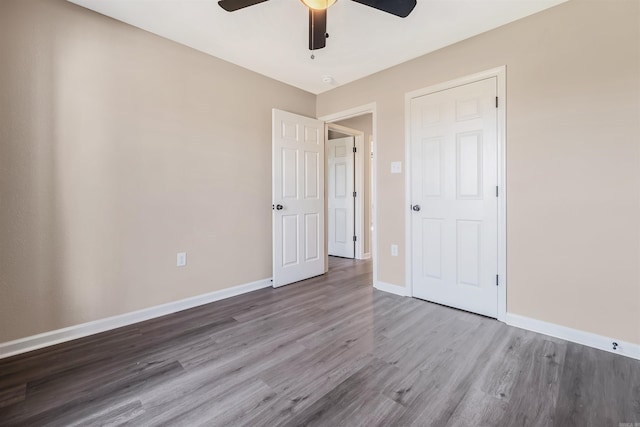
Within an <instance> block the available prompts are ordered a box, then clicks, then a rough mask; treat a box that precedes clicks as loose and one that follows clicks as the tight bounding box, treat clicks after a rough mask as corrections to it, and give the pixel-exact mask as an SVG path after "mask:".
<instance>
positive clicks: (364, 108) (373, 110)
mask: <svg viewBox="0 0 640 427" xmlns="http://www.w3.org/2000/svg"><path fill="white" fill-rule="evenodd" d="M364 114H371V135H372V138H373V141H374V143H373V159H374V161H373V168H372V170H371V177H372V181H373V186H372V188H371V194H370V198H371V203H372V204H373V210H372V212H371V214H372V215H373V239H372V240H371V242H370V243H369V245H370V246H369V253H370V256H371V258H373V285H374V286H375V284H376V283H378V203H377V191H376V190H377V183H378V173H377V162H376V159H377V152H376V151H377V144H376V143H375V141H377V140H378V139H377V138H378V137H377V132H378V117H377V106H376V103H375V102H372V103H370V104H364V105H360V106H356V107H352V108H349V109H346V110H342V111H338V112H336V113H332V114H327V115H324V116H322V117H318V120H322V121H323V122H325V137H326V136H327V133H328V126H326V125H328V124H330V123H332V122H338V121H341V120H346V119H351V118H353V117H358V116H362V115H364ZM362 139H364V138H362ZM365 142H366V145H367V146H368V145H369V144H368V141H362V147H358V153H356V154H357V155H356V159H359V161H360V165H361V166H360V168H361V169H362V170H364V168H363V166H364V163H363V161H364V159H363V158H362V156H364V154H365V151H366V152H367V154H369V150H368V149H366V150H365ZM367 160H368V159H367ZM357 164H358V160H356V165H357ZM356 173H357V172H356ZM360 184H361V185H363V183H362V180H360ZM356 191H362V190H361V189H360V188H359V187H358V189H357V190H356ZM360 194H362V193H360ZM356 198H357V197H356ZM360 199H361V203H364V197H362V198H360ZM358 205H359V204H358V203H356V209H357V208H358ZM362 209H363V208H361V210H360V212H363V211H362ZM357 218H358V215H356V219H357ZM363 218H364V215H363ZM361 223H362V221H361ZM358 235H359V236H361V235H362V234H358ZM356 243H357V242H356ZM326 250H327V248H325V251H326ZM371 252H373V254H371ZM357 254H358V252H357V246H356V256H357ZM363 256H364V254H363ZM326 259H327V260H326V262H327V265H328V262H329V256H328V255H327V258H326Z"/></svg>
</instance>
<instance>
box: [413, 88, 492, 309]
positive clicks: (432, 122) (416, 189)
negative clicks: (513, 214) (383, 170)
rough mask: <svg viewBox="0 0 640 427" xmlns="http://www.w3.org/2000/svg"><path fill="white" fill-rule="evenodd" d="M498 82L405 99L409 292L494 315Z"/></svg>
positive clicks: (453, 305)
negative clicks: (407, 105) (408, 161)
mask: <svg viewBox="0 0 640 427" xmlns="http://www.w3.org/2000/svg"><path fill="white" fill-rule="evenodd" d="M496 91H497V88H496V78H495V77H492V78H488V79H484V80H480V81H477V82H474V83H469V84H465V85H462V86H458V87H454V88H452V89H447V90H441V91H439V92H435V93H432V94H429V95H425V96H421V97H419V98H414V99H412V100H411V127H410V131H411V136H410V138H411V198H412V207H411V208H412V210H413V212H412V218H411V240H412V266H413V295H414V296H415V297H418V298H423V299H426V300H429V301H434V302H437V303H440V304H445V305H448V306H452V307H456V308H461V309H463V310H468V311H471V312H474V313H479V314H483V315H486V316H490V317H497V314H498V288H497V286H496V280H497V274H498V198H497V192H496V189H497V184H498V152H497V106H496V99H497V98H496V95H497V93H496Z"/></svg>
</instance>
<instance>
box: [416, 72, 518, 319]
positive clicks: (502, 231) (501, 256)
mask: <svg viewBox="0 0 640 427" xmlns="http://www.w3.org/2000/svg"><path fill="white" fill-rule="evenodd" d="M506 73H507V67H506V66H505V65H503V66H500V67H496V68H492V69H490V70H486V71H481V72H479V73H475V74H471V75H468V76H465V77H460V78H457V79H454V80H449V81H446V82H443V83H438V84H435V85H431V86H428V87H425V88H422V89H418V90H414V91H411V92H407V93H406V94H405V96H404V100H405V102H404V117H405V206H406V209H405V220H404V221H405V253H406V254H407V256H406V258H405V278H406V279H405V281H406V283H405V286H406V291H407V296H409V297H413V277H412V276H413V274H412V261H413V253H412V245H411V239H412V230H411V100H413V99H414V98H419V97H421V96H424V95H429V94H431V93H435V92H441V91H444V90H447V89H452V88H454V87H457V86H462V85H465V84H469V83H474V82H477V81H480V80H484V79H487V78H491V77H495V78H496V82H497V96H498V109H497V110H498V114H497V119H498V123H497V138H498V141H497V143H498V189H499V191H498V275H499V286H498V320H500V321H502V322H505V321H506V314H507V175H506V171H507V159H506V142H507V140H506V136H507V121H506V119H507V116H506V112H507V108H506V107H507V99H506Z"/></svg>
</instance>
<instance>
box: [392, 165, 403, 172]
mask: <svg viewBox="0 0 640 427" xmlns="http://www.w3.org/2000/svg"><path fill="white" fill-rule="evenodd" d="M391 173H402V162H391Z"/></svg>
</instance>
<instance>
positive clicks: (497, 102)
mask: <svg viewBox="0 0 640 427" xmlns="http://www.w3.org/2000/svg"><path fill="white" fill-rule="evenodd" d="M496 108H498V97H497V96H496Z"/></svg>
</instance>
